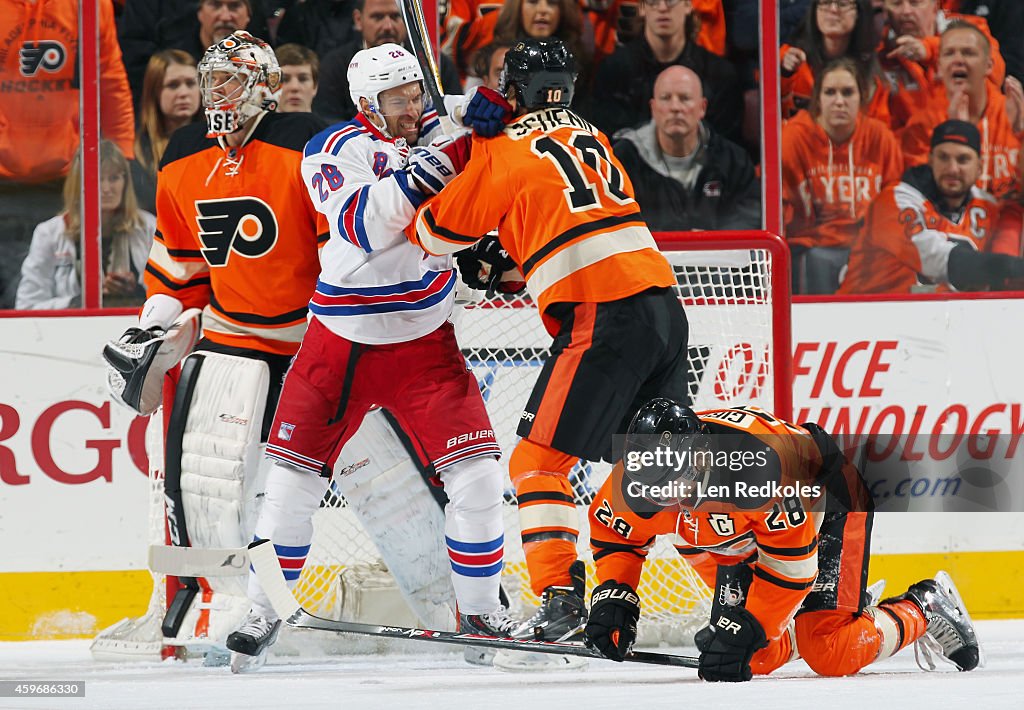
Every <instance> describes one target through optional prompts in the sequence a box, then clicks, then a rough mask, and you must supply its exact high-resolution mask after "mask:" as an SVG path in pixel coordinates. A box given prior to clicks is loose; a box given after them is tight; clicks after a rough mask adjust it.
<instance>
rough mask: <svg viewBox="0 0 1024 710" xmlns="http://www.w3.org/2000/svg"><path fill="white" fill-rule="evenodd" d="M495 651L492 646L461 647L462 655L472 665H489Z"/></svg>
mask: <svg viewBox="0 0 1024 710" xmlns="http://www.w3.org/2000/svg"><path fill="white" fill-rule="evenodd" d="M495 653H496V651H495V650H494V649H493V648H480V647H479V646H465V647H464V648H463V649H462V657H463V658H464V659H465V660H466V663H469V664H471V665H474V666H489V665H491V664H492V662H493V661H494V654H495Z"/></svg>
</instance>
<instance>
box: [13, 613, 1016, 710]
mask: <svg viewBox="0 0 1024 710" xmlns="http://www.w3.org/2000/svg"><path fill="white" fill-rule="evenodd" d="M978 635H979V637H980V638H981V640H982V644H983V647H984V650H985V654H986V656H987V663H986V665H985V667H984V668H979V669H978V670H976V671H974V672H972V673H957V672H956V671H950V672H945V673H939V672H936V673H925V672H923V671H921V670H919V669H918V668H917V666H916V665H915V663H914V654H913V651H912V650H911V649H907V650H904V651H902V652H900V653H899V654H897V655H896V656H895V657H894V658H890V659H889V660H887V661H885V662H883V663H880V664H878V665H874V666H870V667H869V669H868V670H867V671H865V672H863V673H861V674H860V675H858V676H854V677H848V678H819V677H817V676H815V675H814V674H813V673H812V672H811V671H810V670H809V669H808V668H807V666H806V665H804V664H803V662H797V663H793V664H790V665H789V666H787V667H785V668H784V669H783V670H782V671H780V672H776V673H775V674H773V675H772V676H770V677H767V678H758V679H755V680H754V681H752V682H750V683H744V684H738V685H721V684H710V683H704V682H702V681H700V680H698V679H697V676H696V672H695V671H691V670H681V669H667V668H661V667H657V666H646V665H641V664H624V663H623V664H619V663H612V662H610V661H592V662H591V663H590V667H589V668H588V669H587V670H585V671H562V672H550V673H505V672H502V671H498V670H494V669H491V668H479V667H473V666H469V665H467V664H466V663H465V662H464V661H463V660H462V654H461V653H447V652H445V653H431V652H423V653H415V654H410V653H408V652H406V653H399V654H392V655H368V656H347V657H342V658H338V659H332V660H329V661H320V660H318V661H310V660H298V659H295V658H292V659H288V658H282V659H274V658H272V659H271V660H270V662H269V663H268V664H267V666H266V667H264V668H263V669H262V670H261V671H259V672H257V673H254V674H250V675H244V676H232V675H231V673H230V672H229V671H228V669H227V668H204V667H202V665H201V664H200V663H199V662H189V663H183V662H178V661H165V662H163V663H156V662H152V663H133V664H112V663H97V662H95V661H93V660H92V657H91V656H90V655H89V642H88V641H45V642H44V641H38V642H24V643H0V679H4V680H15V679H17V680H33V679H34V680H51V681H53V680H62V681H70V680H76V681H84V682H85V684H86V697H85V698H64V699H55V698H39V699H31V700H28V699H14V698H0V708H27V709H29V708H47V709H49V708H54V709H55V710H63V709H65V708H97V709H102V710H122V709H123V710H158V709H162V708H173V709H174V710H204V709H207V708H208V709H210V710H226V709H229V708H245V710H262V709H264V708H266V709H267V710H271V709H273V710H279V709H284V708H331V709H332V710H340V709H342V708H345V709H351V710H385V709H387V708H403V709H404V710H420V709H421V708H443V709H444V710H461V709H462V708H466V709H467V710H468V709H470V708H472V709H473V710H477V709H479V710H504V709H506V708H507V709H509V710H513V709H514V710H540V709H544V708H553V709H557V710H596V709H598V708H615V709H616V710H660V709H661V708H666V709H671V710H687V709H693V710H699V709H700V708H714V707H724V708H733V709H735V710H742V709H743V708H756V709H757V710H765V709H768V708H784V709H785V710H794V709H795V708H815V709H816V710H844V709H849V710H888V709H889V708H895V709H897V710H918V709H919V708H920V709H923V710H943V709H945V708H953V709H954V710H989V709H990V708H1024V620H1008V621H979V622H978ZM408 643H409V644H413V643H416V642H414V641H409V642H408ZM421 646H423V645H422V644H421ZM423 647H424V648H425V646H423ZM674 650H675V651H678V652H680V653H687V652H688V653H693V652H694V651H693V649H689V650H687V649H674Z"/></svg>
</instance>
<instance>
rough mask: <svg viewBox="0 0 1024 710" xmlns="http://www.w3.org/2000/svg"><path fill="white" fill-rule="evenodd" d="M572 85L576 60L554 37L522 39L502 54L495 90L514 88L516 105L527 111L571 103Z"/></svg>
mask: <svg viewBox="0 0 1024 710" xmlns="http://www.w3.org/2000/svg"><path fill="white" fill-rule="evenodd" d="M575 84H576V60H575V59H573V56H572V52H571V51H569V48H568V47H567V46H566V45H565V43H564V42H563V41H562V40H560V39H558V38H557V37H547V38H545V39H532V38H528V39H524V40H521V41H519V42H516V44H515V46H513V47H512V48H511V49H510V50H508V52H507V53H506V54H505V67H504V68H503V69H502V71H501V78H500V79H499V80H498V92H499V93H500V94H502V95H504V96H506V97H508V96H509V92H510V90H511V91H514V92H515V93H514V95H515V99H516V105H517V106H520V107H522V108H524V109H527V110H529V111H533V110H534V109H539V108H547V107H553V106H560V107H562V108H568V107H569V104H570V103H572V97H573V93H574V92H575Z"/></svg>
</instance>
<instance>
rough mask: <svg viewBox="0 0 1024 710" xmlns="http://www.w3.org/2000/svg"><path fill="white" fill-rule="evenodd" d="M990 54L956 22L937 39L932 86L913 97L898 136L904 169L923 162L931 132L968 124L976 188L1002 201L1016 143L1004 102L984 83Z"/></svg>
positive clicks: (1009, 188) (981, 36) (1011, 178)
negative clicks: (977, 160) (973, 132)
mask: <svg viewBox="0 0 1024 710" xmlns="http://www.w3.org/2000/svg"><path fill="white" fill-rule="evenodd" d="M992 52H993V49H992V47H991V44H990V42H989V39H988V38H987V37H986V35H985V33H984V32H982V31H981V30H979V29H978V28H977V27H975V26H974V25H971V24H968V23H966V22H963V21H956V22H954V23H952V24H950V26H949V27H947V28H946V31H945V32H943V33H942V38H941V43H940V46H939V59H938V70H937V78H938V80H939V82H940V83H938V84H937V85H936V86H935V87H934V88H933V89H932V90H931V91H930V92H919V93H918V94H916V95H915V97H916V100H917V105H916V106H915V110H914V114H913V116H912V117H911V118H910V120H909V122H907V124H906V125H905V127H904V128H903V130H902V131H901V132H900V133H899V138H900V146H901V148H902V150H903V161H904V167H905V168H912V167H914V166H915V165H920V164H921V163H923V162H925V159H926V158H927V155H928V152H929V141H930V139H931V135H932V130H933V129H934V128H935V127H936V126H937V125H939V124H940V123H942V122H943V121H946V120H948V119H959V120H962V121H968V122H970V123H973V124H974V125H975V126H977V127H978V130H979V131H980V132H981V138H982V140H981V175H980V176H979V177H978V187H980V188H981V189H982V190H985V191H986V192H989V193H991V194H992V195H993V196H994V197H996V198H998V199H1002V198H1003V197H1005V196H1006V195H1008V194H1010V193H1011V192H1013V191H1015V190H1016V189H1018V187H1019V185H1018V183H1017V171H1016V166H1017V153H1018V152H1019V151H1020V138H1019V135H1018V134H1017V133H1016V132H1015V128H1014V126H1013V124H1012V123H1011V121H1010V116H1009V113H1008V112H1007V100H1006V97H1005V96H1003V94H1002V93H1001V92H1000V90H999V88H998V87H997V86H996V85H994V84H993V83H992V82H991V81H987V80H986V77H987V76H990V75H991V73H992V56H993V55H992Z"/></svg>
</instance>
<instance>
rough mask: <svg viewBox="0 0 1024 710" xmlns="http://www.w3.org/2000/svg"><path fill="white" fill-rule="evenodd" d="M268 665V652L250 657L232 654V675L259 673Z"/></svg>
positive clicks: (233, 652) (243, 654) (242, 654)
mask: <svg viewBox="0 0 1024 710" xmlns="http://www.w3.org/2000/svg"><path fill="white" fill-rule="evenodd" d="M266 663H267V652H266V651H263V653H260V654H259V655H257V656H250V655H248V654H245V653H237V652H235V651H232V652H231V672H232V673H252V672H254V671H258V670H259V669H260V668H262V667H263V666H264V665H266Z"/></svg>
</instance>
